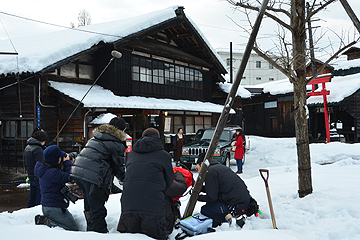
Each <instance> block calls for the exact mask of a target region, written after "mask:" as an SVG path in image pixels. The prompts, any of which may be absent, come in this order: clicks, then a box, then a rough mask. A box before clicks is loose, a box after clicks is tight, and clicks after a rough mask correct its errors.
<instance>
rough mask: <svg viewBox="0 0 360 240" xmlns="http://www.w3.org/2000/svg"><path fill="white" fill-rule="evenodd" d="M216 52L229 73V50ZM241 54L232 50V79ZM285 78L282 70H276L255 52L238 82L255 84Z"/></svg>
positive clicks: (237, 68) (238, 65)
mask: <svg viewBox="0 0 360 240" xmlns="http://www.w3.org/2000/svg"><path fill="white" fill-rule="evenodd" d="M217 53H218V54H219V55H220V57H221V59H222V60H223V61H224V62H225V65H226V70H227V71H228V73H229V74H230V51H229V50H222V49H218V50H217ZM243 55H244V54H243V53H242V52H239V51H233V79H235V77H236V73H237V71H238V70H239V67H240V63H241V59H242V58H243ZM285 78H287V77H286V76H285V75H284V74H283V73H282V72H280V71H279V70H277V69H276V68H275V67H274V66H273V65H271V64H270V63H269V62H267V61H266V60H265V59H263V58H262V57H260V56H259V55H257V54H251V55H250V58H249V61H248V63H247V65H246V69H245V72H244V74H243V77H242V80H241V83H240V84H241V85H256V84H261V83H267V82H271V81H277V80H282V79H285Z"/></svg>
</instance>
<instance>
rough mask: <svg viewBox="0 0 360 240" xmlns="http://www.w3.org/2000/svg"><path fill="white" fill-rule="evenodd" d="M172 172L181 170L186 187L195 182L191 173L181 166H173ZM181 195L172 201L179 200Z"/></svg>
mask: <svg viewBox="0 0 360 240" xmlns="http://www.w3.org/2000/svg"><path fill="white" fill-rule="evenodd" d="M173 170H174V172H181V173H182V174H183V175H184V178H185V182H186V185H187V187H190V186H193V184H194V183H195V180H194V178H193V173H192V172H191V171H189V170H187V169H185V168H182V167H173ZM181 197H182V195H181V196H179V197H176V198H174V201H177V200H179V198H181Z"/></svg>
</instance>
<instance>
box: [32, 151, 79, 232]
mask: <svg viewBox="0 0 360 240" xmlns="http://www.w3.org/2000/svg"><path fill="white" fill-rule="evenodd" d="M71 166H72V162H71V160H70V158H69V155H68V154H67V153H65V152H63V151H61V149H60V148H59V147H58V146H56V145H52V146H49V147H47V148H46V149H45V151H44V161H43V162H40V161H39V162H37V163H36V165H35V168H34V173H35V175H36V176H37V177H38V178H39V183H40V191H41V205H42V212H43V214H44V216H40V215H36V216H35V224H37V225H39V224H44V225H48V226H49V227H57V226H58V227H62V228H64V229H66V230H72V231H79V228H78V226H77V224H76V222H75V220H74V217H73V216H72V214H71V213H70V212H69V211H68V210H67V208H68V207H69V199H68V198H67V197H66V196H64V195H63V194H62V193H61V189H63V188H64V187H65V183H67V182H71V179H70V175H69V171H70V168H71Z"/></svg>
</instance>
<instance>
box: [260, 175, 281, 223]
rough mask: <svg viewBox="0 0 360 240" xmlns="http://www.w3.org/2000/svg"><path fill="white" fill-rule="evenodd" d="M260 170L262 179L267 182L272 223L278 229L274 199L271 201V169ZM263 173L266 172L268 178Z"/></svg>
mask: <svg viewBox="0 0 360 240" xmlns="http://www.w3.org/2000/svg"><path fill="white" fill-rule="evenodd" d="M259 172H260V175H261V177H262V179H264V182H265V187H266V194H267V198H268V201H269V207H270V213H271V220H272V224H273V227H274V229H278V228H277V227H276V222H275V214H274V209H273V205H272V201H271V196H270V190H269V184H268V179H269V170H267V169H259ZM263 173H266V178H265V177H264V175H263Z"/></svg>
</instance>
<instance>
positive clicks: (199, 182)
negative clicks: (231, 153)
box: [183, 0, 269, 218]
mask: <svg viewBox="0 0 360 240" xmlns="http://www.w3.org/2000/svg"><path fill="white" fill-rule="evenodd" d="M268 2H269V0H263V2H262V4H261V7H260V9H259V13H258V15H257V17H256V21H255V24H254V27H253V29H252V31H251V34H250V37H249V40H248V43H247V45H246V49H245V52H244V56H243V59H242V61H241V64H240V68H239V71H238V72H237V74H236V78H235V81H234V83H233V85H232V87H231V89H230V92H229V94H228V96H227V99H226V101H225V105H224V108H223V111H222V113H221V115H220V117H219V120H218V122H217V124H216V128H215V131H214V135H213V137H212V139H211V141H210V144H209V148H208V150H207V151H206V154H205V157H204V164H202V166H201V169H200V172H199V175H198V177H197V179H196V182H195V185H194V189H193V192H192V194H191V197H190V199H189V202H188V204H187V205H186V208H185V212H184V216H183V217H184V218H186V217H189V216H191V214H192V213H193V211H194V208H195V205H196V201H197V198H198V196H199V193H200V191H201V187H202V185H203V183H204V181H205V177H206V173H207V171H208V169H209V166H210V162H211V161H212V159H213V157H214V152H215V149H216V146H217V144H218V143H219V140H220V136H221V134H222V132H223V129H224V127H225V123H226V120H227V118H228V116H229V112H230V109H231V106H232V104H233V100H234V99H235V94H236V92H237V89H238V87H239V85H240V82H241V79H242V76H243V74H244V71H245V67H246V64H247V62H248V60H249V57H250V54H251V50H252V48H253V46H254V42H255V40H256V36H257V34H258V32H259V28H260V24H261V21H262V19H263V17H264V14H265V10H266V7H267V5H268Z"/></svg>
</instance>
